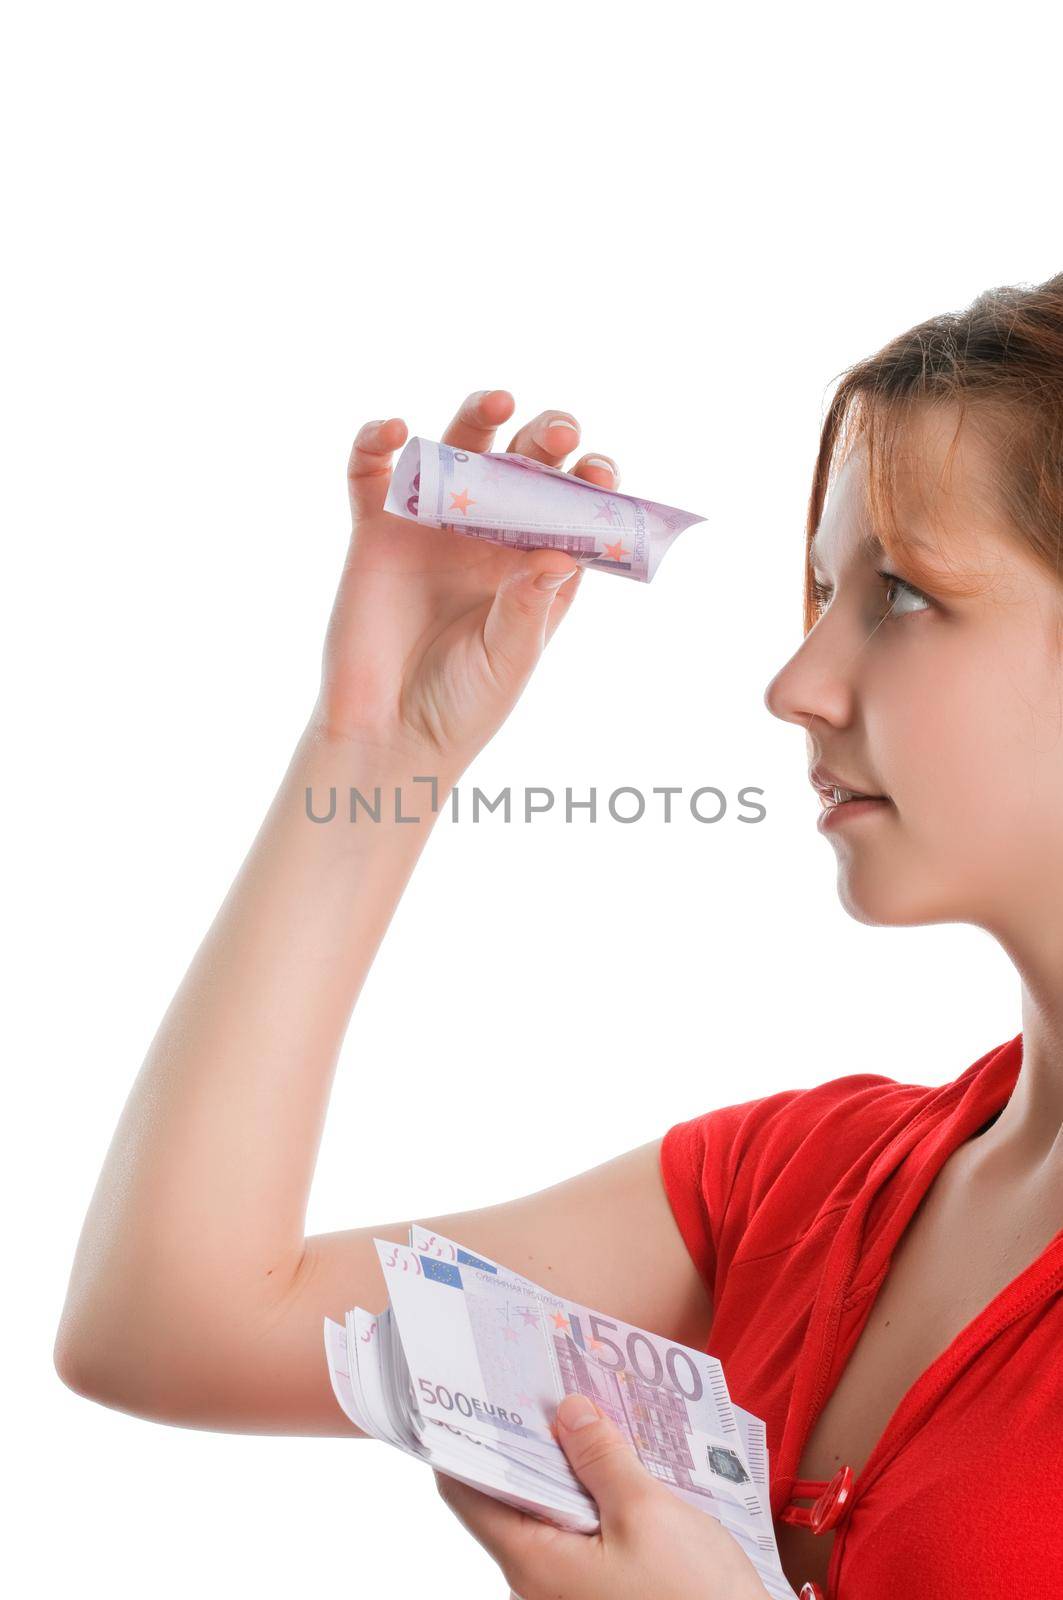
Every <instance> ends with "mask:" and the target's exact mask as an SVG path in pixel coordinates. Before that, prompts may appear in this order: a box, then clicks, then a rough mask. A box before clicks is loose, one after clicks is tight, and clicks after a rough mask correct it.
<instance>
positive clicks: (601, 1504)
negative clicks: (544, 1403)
mask: <svg viewBox="0 0 1063 1600" xmlns="http://www.w3.org/2000/svg"><path fill="white" fill-rule="evenodd" d="M557 1437H558V1441H559V1443H560V1445H561V1448H562V1449H563V1450H564V1452H565V1455H566V1456H567V1457H568V1463H569V1466H570V1467H571V1468H572V1470H573V1472H574V1473H575V1474H576V1476H577V1478H578V1479H579V1480H580V1482H581V1483H582V1484H584V1485H585V1487H586V1488H587V1489H589V1490H590V1492H591V1494H592V1495H593V1496H594V1498H595V1500H596V1501H597V1502H598V1510H599V1511H600V1513H601V1517H602V1522H603V1524H604V1523H606V1522H608V1521H612V1520H615V1519H616V1518H617V1517H618V1516H619V1515H620V1514H621V1513H622V1511H623V1509H624V1508H625V1506H628V1505H630V1503H631V1501H632V1500H634V1499H638V1498H641V1497H642V1496H643V1495H644V1494H645V1493H646V1491H647V1490H651V1491H652V1490H655V1489H656V1488H657V1487H658V1486H657V1483H656V1481H655V1480H654V1479H653V1478H651V1477H650V1475H649V1473H648V1472H647V1471H646V1469H645V1467H644V1466H643V1465H642V1462H641V1461H640V1460H639V1458H638V1456H637V1455H636V1454H635V1452H634V1450H633V1449H632V1448H631V1446H630V1444H629V1443H628V1441H627V1439H626V1438H625V1437H624V1435H623V1434H622V1433H621V1432H620V1429H619V1428H618V1427H617V1426H616V1424H615V1423H614V1422H613V1421H612V1420H611V1419H610V1418H609V1417H606V1416H603V1415H602V1413H601V1412H600V1411H599V1410H598V1408H597V1406H596V1405H595V1404H594V1402H593V1401H592V1400H588V1399H587V1397H586V1395H582V1394H567V1395H565V1397H564V1399H563V1400H562V1401H561V1404H560V1405H559V1406H558V1408H557Z"/></svg>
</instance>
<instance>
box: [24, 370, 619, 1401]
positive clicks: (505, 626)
mask: <svg viewBox="0 0 1063 1600" xmlns="http://www.w3.org/2000/svg"><path fill="white" fill-rule="evenodd" d="M512 409H513V401H512V397H511V396H510V395H509V394H508V393H507V392H506V391H505V390H492V391H489V392H487V393H484V394H481V395H479V396H473V397H471V398H470V399H469V400H467V401H466V402H465V403H464V404H463V405H462V406H461V408H460V409H459V411H458V413H457V415H456V416H455V418H454V420H453V421H452V423H451V424H450V426H449V427H448V428H447V430H446V432H445V433H444V434H443V436H442V437H443V439H444V440H445V441H446V442H447V443H450V444H453V445H456V446H458V447H460V448H464V449H467V450H487V449H491V448H493V443H494V434H495V430H496V428H497V427H498V426H500V425H501V424H502V423H503V422H504V421H505V420H506V419H507V418H508V417H509V416H510V415H511V413H512ZM556 415H557V414H556V413H544V414H543V415H542V416H540V417H538V418H536V419H535V420H534V422H532V423H529V424H528V425H527V426H526V427H523V428H521V429H520V430H519V431H518V432H517V433H516V434H515V435H514V438H513V440H512V442H511V444H510V446H509V448H510V449H514V450H517V451H519V452H520V453H521V454H524V455H528V456H531V457H534V458H536V459H539V460H542V461H545V462H548V463H549V464H551V465H554V466H558V465H560V464H561V463H562V462H563V460H564V458H565V456H566V455H567V454H568V453H569V452H570V451H571V450H572V449H573V447H574V446H575V444H576V443H577V441H578V434H577V433H576V432H575V431H571V432H567V431H566V430H565V429H558V428H557V427H553V428H551V426H550V423H551V420H552V418H553V417H554V416H556ZM405 438H406V428H405V424H404V423H403V422H402V421H401V420H400V419H398V418H392V419H391V420H390V421H385V422H378V423H367V424H366V425H365V427H363V428H362V430H361V432H360V433H359V436H358V439H357V440H356V442H355V445H354V448H353V451H352V455H351V462H350V468H349V477H350V487H351V503H352V512H353V531H352V535H351V541H350V546H349V550H348V553H347V557H346V561H345V564H344V569H343V573H342V577H341V580H340V585H339V590H338V593H337V596H336V601H335V605H334V608H333V612H332V617H331V620H330V624H329V630H328V636H327V640H326V644H325V650H324V660H323V669H322V679H321V689H320V693H319V696H318V699H317V702H316V704H315V706H314V708H313V712H312V714H311V716H310V719H309V721H308V723H307V726H306V729H305V731H304V733H303V735H302V736H301V738H300V739H299V742H298V744H297V746H296V749H295V752H294V754H293V756H292V758H291V762H290V764H289V766H288V769H287V771H286V773H285V775H284V777H283V779H282V781H281V784H280V787H279V789H278V791H277V793H276V796H275V798H274V800H273V802H272V805H271V806H270V808H269V811H268V812H267V814H266V817H265V820H264V821H263V823H262V825H261V828H260V830H259V832H258V834H257V837H256V838H255V840H254V842H253V844H252V846H251V849H250V851H249V853H248V855H247V857H246V859H245V861H244V863H243V865H242V867H241V868H240V871H239V873H238V874H237V876H236V879H235V881H234V883H233V885H232V887H231V889H230V891H229V893H228V895H227V897H226V899H225V901H224V903H223V905H222V906H221V908H220V910H219V911H218V913H217V916H216V917H215V919H214V922H213V924H212V925H211V927H210V929H209V930H208V932H207V934H206V936H205V938H204V940H203V943H202V945H201V946H200V948H199V950H198V951H197V953H196V955H195V957H194V959H193V961H192V963H191V966H190V967H189V969H188V972H187V973H186V975H185V977H184V980H183V981H182V983H181V985H180V987H179V989H178V991H177V993H176V995H175V996H174V998H173V1001H172V1002H171V1004H170V1007H169V1009H168V1010H167V1012H166V1014H165V1016H164V1017H163V1019H162V1022H161V1023H160V1026H159V1029H158V1031H157V1033H156V1035H155V1037H154V1039H153V1041H152V1043H151V1046H150V1048H149V1051H148V1054H147V1058H146V1060H145V1061H144V1064H143V1066H142V1067H141V1070H140V1073H139V1075H138V1076H137V1078H136V1080H135V1082H134V1083H133V1086H132V1089H131V1091H130V1094H129V1098H128V1100H127V1102H126V1105H125V1108H124V1110H123V1112H122V1115H121V1118H120V1120H119V1123H118V1126H117V1128H116V1130H115V1133H114V1136H113V1138H112V1141H111V1145H110V1148H109V1150H108V1152H107V1156H106V1159H105V1161H104V1165H103V1169H102V1171H101V1173H100V1176H99V1180H98V1182H97V1184H96V1189H95V1192H94V1194H93V1196H92V1200H91V1203H90V1205H89V1209H88V1213H87V1215H86V1218H85V1221H84V1225H83V1228H82V1232H81V1238H80V1241H79V1244H78V1247H77V1251H76V1255H75V1259H74V1262H73V1268H72V1272H71V1277H70V1284H69V1289H68V1292H67V1298H66V1303H65V1306H64V1308H63V1313H62V1318H61V1322H60V1325H59V1329H58V1333H57V1337H56V1342H55V1363H56V1367H57V1370H58V1371H59V1373H60V1375H61V1377H62V1378H63V1380H64V1381H65V1382H66V1383H67V1384H68V1385H70V1387H72V1388H74V1389H76V1390H78V1391H79V1392H81V1393H84V1394H87V1395H90V1396H92V1397H93V1398H96V1399H98V1400H101V1401H102V1402H103V1403H106V1404H113V1405H117V1406H119V1407H122V1408H123V1409H128V1410H131V1411H135V1412H140V1413H143V1414H147V1415H151V1414H160V1413H161V1412H163V1411H165V1410H166V1400H165V1399H164V1398H163V1397H162V1395H161V1393H160V1391H161V1390H162V1389H163V1388H165V1390H166V1396H167V1397H169V1398H170V1399H172V1397H173V1396H174V1395H176V1394H182V1393H183V1394H186V1395H188V1394H192V1393H198V1394H203V1393H209V1392H210V1391H211V1388H212V1386H213V1387H214V1388H215V1389H217V1390H219V1391H220V1389H221V1388H222V1387H223V1386H224V1385H225V1384H227V1383H230V1382H231V1379H232V1376H233V1374H234V1373H235V1372H237V1371H238V1370H240V1369H241V1363H243V1364H244V1365H246V1360H247V1351H248V1348H249V1346H250V1347H251V1348H252V1349H254V1348H255V1347H256V1345H257V1344H262V1345H263V1346H264V1345H265V1344H267V1343H268V1338H269V1329H270V1328H271V1326H273V1325H274V1324H275V1322H276V1320H277V1318H278V1317H279V1316H280V1315H281V1314H282V1311H283V1309H284V1308H285V1307H286V1306H287V1305H289V1304H290V1302H291V1297H292V1293H293V1289H294V1287H295V1286H296V1285H297V1284H300V1283H301V1282H302V1281H303V1280H304V1278H305V1271H306V1240H305V1236H304V1223H305V1216H306V1208H307V1199H308V1195H309V1190H310V1183H311V1178H312V1175H313V1170H314V1164H315V1160H316V1155H317V1150H318V1146H319V1143H320V1139H321V1133H322V1128H323V1124H324V1119H325V1114H326V1109H327V1106H328V1099H329V1092H330V1089H331V1085H332V1079H333V1074H334V1072H335V1067H336V1061H337V1057H338V1053H339V1050H340V1046H341V1043H342V1041H343V1037H344V1033H345V1031H346V1028H347V1024H348V1022H349V1019H350V1014H351V1010H352V1008H353V1006H354V1003H355V1001H356V999H357V997H358V994H359V992H360V990H361V987H362V984H363V982H364V980H365V977H366V974H367V972H368V970H369V967H370V965H371V963H372V961H373V958H374V955H375V953H376V951H377V948H378V946H379V944H380V941H381V939H382V938H383V935H384V933H385V931H386V929H387V927H388V924H389V922H390V920H391V917H392V915H393V913H394V910H395V906H396V904H397V902H398V900H399V897H400V896H401V894H402V892H403V889H404V887H405V885H406V883H407V881H408V879H409V876H410V873H411V872H412V870H413V868H414V865H415V863H416V861H417V859H418V856H419V854H420V852H421V850H422V849H423V848H424V846H425V842H426V840H427V837H428V835H429V833H430V831H431V827H432V825H433V820H434V819H433V813H432V810H431V802H432V798H433V796H432V786H431V785H429V784H425V783H416V782H414V779H416V778H423V777H434V778H436V779H437V780H438V786H437V789H436V795H435V798H436V800H437V803H438V804H439V805H440V806H441V805H442V802H443V800H444V798H445V796H446V794H447V792H448V791H449V789H450V788H451V787H452V786H453V784H454V783H455V782H456V781H457V778H458V777H459V776H460V774H461V772H462V771H464V769H465V767H466V766H467V765H468V763H469V762H470V761H471V760H472V758H473V756H474V755H475V754H476V753H477V751H478V750H479V749H480V748H481V747H482V746H483V744H485V743H486V741H487V740H488V739H489V738H490V737H491V736H492V734H493V733H494V732H495V731H496V729H497V728H498V727H499V726H500V724H501V723H502V722H503V721H504V719H505V717H506V716H507V715H508V713H509V711H510V710H511V709H512V706H513V705H514V703H515V702H516V700H517V698H518V697H519V695H520V693H521V691H522V689H523V687H524V685H525V683H526V682H527V680H528V678H529V677H530V675H531V673H532V671H533V670H534V667H535V665H536V662H537V661H538V659H539V656H540V654H541V652H542V650H543V648H544V647H545V644H546V643H547V642H548V640H549V638H550V636H551V635H552V633H553V631H554V629H555V628H556V627H557V625H558V623H559V621H560V620H561V618H562V617H563V616H564V614H565V612H566V610H567V609H568V607H569V606H570V605H571V603H572V599H573V596H574V594H575V591H576V589H577V587H578V585H579V582H580V573H579V569H577V568H575V567H574V564H573V562H572V560H571V558H569V557H568V556H566V555H564V554H563V553H562V552H560V551H556V550H537V551H532V552H521V551H517V550H509V549H502V548H500V547H498V546H496V545H491V544H487V543H485V542H483V541H481V540H476V539H472V538H468V537H464V536H462V535H460V534H454V533H449V532H446V531H442V530H434V529H422V528H419V527H418V526H416V525H415V524H413V523H411V522H409V521H407V520H405V519H403V518H397V517H392V516H390V515H388V514H387V513H385V512H384V510H383V503H384V498H385V495H386V492H387V487H388V483H389V480H390V472H391V466H392V460H393V455H394V452H395V451H396V450H397V449H399V448H400V447H401V445H402V444H403V443H404V441H405ZM574 470H575V471H576V472H577V473H579V474H580V475H581V476H583V477H586V478H587V479H588V480H589V481H591V482H596V483H606V482H609V481H612V474H611V473H609V472H607V471H606V470H605V469H603V468H602V467H600V466H594V465H591V464H588V463H587V462H586V461H581V462H578V463H577V465H576V467H575V469H574ZM570 573H574V574H575V575H574V576H572V577H570V578H569V580H568V582H567V583H564V584H563V586H562V587H561V588H560V590H558V589H557V588H556V587H551V588H545V589H544V588H543V587H540V584H539V581H538V580H539V578H540V577H541V576H542V575H544V574H549V575H551V576H552V577H553V578H554V579H555V581H556V580H558V579H561V580H563V579H564V578H565V576H566V575H567V574H570ZM352 786H353V787H355V788H356V789H358V790H359V791H360V792H361V794H362V795H364V796H365V797H366V798H367V799H368V800H370V801H372V800H373V799H374V791H375V790H376V788H377V787H378V786H379V788H380V790H381V808H380V809H381V820H380V821H379V822H369V821H368V820H367V818H366V817H365V815H364V814H363V815H362V816H361V817H360V818H359V820H358V822H356V823H348V822H347V821H346V820H345V810H344V806H345V799H346V796H347V795H348V792H349V790H350V788H351V787H352ZM396 786H398V787H399V788H400V789H401V793H402V801H401V804H402V815H404V816H414V817H416V818H418V820H417V821H416V822H414V823H409V822H399V821H396V820H395V808H394V799H393V791H394V789H395V787H396ZM333 787H334V788H335V789H336V791H337V807H338V812H337V818H336V819H335V820H334V821H333V822H332V823H327V824H325V823H315V822H313V821H311V820H310V819H309V818H308V816H307V810H306V791H307V789H312V791H313V798H314V807H315V811H316V814H317V815H324V814H327V810H328V802H329V791H330V789H332V788H333ZM353 1065H354V1067H355V1070H357V1063H354V1064H353ZM366 1207H367V1210H369V1212H370V1214H371V1197H369V1196H367V1197H366ZM342 1309H343V1308H340V1310H341V1311H342ZM170 1409H171V1411H172V1410H173V1407H172V1406H171V1407H170Z"/></svg>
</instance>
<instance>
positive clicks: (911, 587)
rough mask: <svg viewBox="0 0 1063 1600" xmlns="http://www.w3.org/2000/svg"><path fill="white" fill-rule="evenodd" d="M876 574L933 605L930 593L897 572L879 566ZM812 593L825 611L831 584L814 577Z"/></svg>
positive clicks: (819, 608) (818, 609) (886, 581)
mask: <svg viewBox="0 0 1063 1600" xmlns="http://www.w3.org/2000/svg"><path fill="white" fill-rule="evenodd" d="M876 576H878V577H879V578H881V579H882V580H883V581H884V582H885V583H886V584H887V585H888V584H891V583H895V584H897V586H898V588H901V589H903V590H904V591H905V593H906V594H914V595H915V596H916V597H917V598H918V599H920V600H925V601H926V602H927V605H933V601H932V600H931V598H930V596H929V595H928V594H924V593H923V591H922V589H917V588H916V587H915V584H914V583H909V582H908V580H907V579H906V578H900V577H898V576H897V574H896V573H895V572H887V571H885V570H884V569H883V568H878V569H876ZM812 595H813V599H814V600H815V604H816V610H817V611H823V610H824V609H825V608H826V605H827V602H828V601H829V599H830V596H831V589H830V585H829V584H824V583H817V582H816V581H815V579H813V580H812Z"/></svg>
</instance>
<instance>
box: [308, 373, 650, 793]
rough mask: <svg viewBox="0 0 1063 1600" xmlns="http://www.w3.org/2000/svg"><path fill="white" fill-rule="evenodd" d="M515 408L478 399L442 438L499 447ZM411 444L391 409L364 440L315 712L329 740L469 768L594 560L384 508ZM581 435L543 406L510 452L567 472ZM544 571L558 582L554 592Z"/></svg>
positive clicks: (351, 476)
mask: <svg viewBox="0 0 1063 1600" xmlns="http://www.w3.org/2000/svg"><path fill="white" fill-rule="evenodd" d="M513 407H514V402H513V396H512V395H511V394H509V393H508V392H507V390H505V389H490V390H485V391H483V392H481V393H479V394H474V395H470V396H469V398H468V399H467V400H466V401H465V402H464V404H463V405H461V406H460V407H459V409H458V412H457V415H456V416H455V417H454V420H453V421H452V422H451V423H450V425H449V427H448V428H447V429H446V432H445V433H444V434H443V435H442V439H443V442H444V443H446V444H450V445H454V446H456V447H457V448H459V449H462V450H480V451H487V450H491V449H492V448H493V446H494V437H495V430H496V429H497V428H498V427H499V426H500V425H501V424H502V423H503V422H505V421H506V419H507V418H508V417H509V416H511V415H512V412H513ZM406 439H407V430H406V424H405V423H404V422H403V421H402V419H401V418H400V417H391V418H390V419H388V420H387V421H384V422H367V423H366V424H365V426H364V427H363V428H362V429H361V431H360V432H359V434H358V437H357V439H356V440H355V442H354V448H353V450H352V452H351V459H350V465H349V467H348V480H349V484H350V495H351V510H352V516H353V530H352V534H351V542H350V547H349V549H348V552H347V559H346V562H345V565H344V569H343V575H342V578H341V580H340V586H339V591H338V593H337V595H336V601H335V605H334V607H333V611H332V617H331V620H330V622H329V628H328V635H327V638H326V643H325V652H324V662H323V671H322V679H321V691H320V694H319V696H318V701H317V705H316V707H315V713H314V719H313V720H314V723H315V725H316V726H317V727H318V728H319V729H320V730H321V731H323V732H324V733H325V734H327V735H328V736H329V737H333V738H340V739H354V740H357V741H359V742H361V743H366V744H370V745H374V746H383V747H386V748H387V749H388V750H391V751H397V752H399V753H401V754H402V755H403V756H406V755H413V756H416V757H418V758H420V759H424V757H425V756H427V757H428V758H429V760H434V761H435V762H436V763H437V764H438V767H439V768H441V769H442V770H443V771H445V772H446V773H448V774H451V775H453V776H455V777H456V776H457V775H458V774H459V773H460V772H461V771H463V770H464V768H465V767H466V766H467V765H468V763H469V762H470V761H471V760H472V758H473V756H474V755H475V754H476V753H477V751H478V750H480V749H481V747H482V746H483V745H484V744H486V742H487V740H488V739H489V738H490V737H491V736H492V734H493V733H495V731H496V730H497V729H498V727H499V726H500V725H501V723H502V722H503V721H504V720H505V718H506V716H507V715H508V714H509V712H510V710H511V709H512V707H513V705H514V703H515V701H516V700H517V698H518V697H519V695H520V693H521V690H522V689H523V687H524V685H525V683H526V682H527V681H528V678H529V677H530V675H531V673H532V671H533V669H534V667H535V665H536V662H537V661H538V659H539V656H540V655H541V654H542V651H543V649H544V647H545V645H546V644H547V642H548V641H549V639H550V638H551V636H552V635H553V633H554V631H555V629H556V628H557V626H558V624H559V623H560V621H561V619H562V617H563V616H564V615H565V614H566V612H567V611H568V609H569V607H570V606H571V604H572V601H573V598H574V596H575V593H576V590H577V589H578V587H579V582H580V575H581V569H580V568H579V567H578V566H577V565H576V563H575V562H574V560H573V559H572V557H571V556H568V555H566V554H565V553H564V552H563V551H561V550H550V549H542V550H515V549H507V548H504V547H503V546H501V545H496V544H490V543H488V542H487V541H485V540H483V539H476V538H471V537H469V536H468V535H465V534H460V533H452V532H451V531H449V530H448V529H445V528H422V527H419V526H418V525H417V524H416V523H414V522H410V521H408V520H407V519H406V518H404V517H396V516H392V515H391V514H390V513H389V512H386V511H384V509H383V506H384V500H385V497H386V495H387V492H388V486H389V484H390V481H391V469H392V460H393V456H394V453H395V451H396V450H398V449H400V448H401V447H402V445H403V444H405V442H406ZM578 443H579V428H578V424H577V423H576V422H575V419H574V418H572V417H570V416H569V415H568V413H565V412H556V411H544V412H542V413H541V415H540V416H538V417H536V418H534V419H533V420H532V421H531V422H528V423H526V424H525V425H524V426H523V427H522V428H520V429H518V431H517V432H516V433H515V434H514V436H513V438H512V439H511V441H510V443H509V445H508V446H507V448H508V449H509V450H512V451H515V452H517V453H518V454H520V455H525V456H529V457H531V458H532V459H533V460H535V461H542V462H545V463H546V464H547V465H549V466H554V467H556V466H560V465H561V463H562V462H563V460H564V458H565V456H566V455H568V454H569V453H570V451H572V450H573V449H575V447H576V445H577V444H578ZM571 470H572V473H573V475H574V476H576V477H581V478H585V479H586V480H587V482H588V483H593V484H596V485H598V486H599V487H608V486H610V485H613V484H615V483H616V482H617V481H618V477H619V475H618V473H617V472H616V468H615V464H613V466H612V467H609V466H607V465H605V464H603V463H602V461H601V458H600V457H599V458H596V457H591V456H582V457H581V458H580V459H579V461H577V463H576V465H575V467H574V468H572V469H571ZM570 574H571V576H569V575H570ZM544 576H545V577H548V578H552V579H553V582H552V583H550V584H548V585H547V586H545V587H544V586H542V585H541V584H540V581H539V580H540V579H542V578H543V577H544ZM566 579H567V581H565V580H566ZM559 581H560V587H558V583H559Z"/></svg>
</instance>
